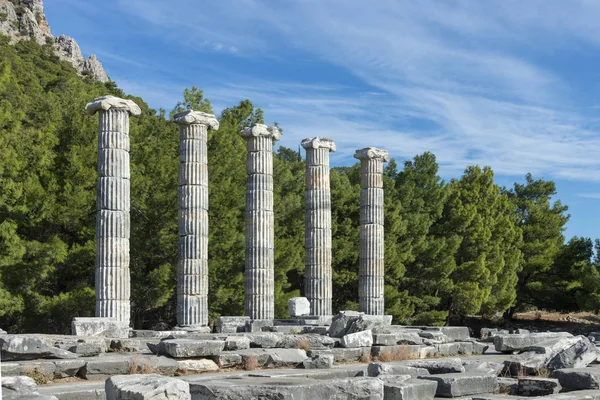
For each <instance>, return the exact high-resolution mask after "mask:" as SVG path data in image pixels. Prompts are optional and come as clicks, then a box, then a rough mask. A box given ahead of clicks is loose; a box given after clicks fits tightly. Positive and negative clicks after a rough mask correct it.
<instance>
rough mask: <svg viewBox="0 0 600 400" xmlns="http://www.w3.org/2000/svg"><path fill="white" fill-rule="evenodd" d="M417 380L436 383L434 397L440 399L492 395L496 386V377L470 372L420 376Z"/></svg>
mask: <svg viewBox="0 0 600 400" xmlns="http://www.w3.org/2000/svg"><path fill="white" fill-rule="evenodd" d="M419 379H426V380H432V381H436V382H437V384H438V386H437V391H436V396H440V397H460V396H469V395H473V394H481V393H493V392H494V391H495V390H496V387H497V386H498V377H497V376H495V375H487V374H477V373H472V372H464V373H451V374H442V375H424V376H420V377H419Z"/></svg>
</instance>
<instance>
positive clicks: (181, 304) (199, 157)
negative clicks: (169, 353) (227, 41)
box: [173, 111, 219, 328]
mask: <svg viewBox="0 0 600 400" xmlns="http://www.w3.org/2000/svg"><path fill="white" fill-rule="evenodd" d="M173 120H174V121H175V122H176V123H177V124H178V125H179V160H180V164H179V189H178V191H179V193H178V195H179V196H178V197H179V263H178V266H177V325H178V326H180V327H188V328H192V327H201V326H207V325H208V155H207V145H206V143H207V140H208V129H209V128H211V129H218V127H219V124H218V122H217V120H216V118H215V116H214V115H212V114H206V113H203V112H198V111H185V112H182V113H179V114H177V115H175V117H174V118H173Z"/></svg>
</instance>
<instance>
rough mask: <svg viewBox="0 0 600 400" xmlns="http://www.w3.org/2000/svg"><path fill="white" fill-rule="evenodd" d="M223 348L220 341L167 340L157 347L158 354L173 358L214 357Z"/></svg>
mask: <svg viewBox="0 0 600 400" xmlns="http://www.w3.org/2000/svg"><path fill="white" fill-rule="evenodd" d="M224 348H225V341H222V340H195V339H168V340H163V341H161V342H160V343H159V345H158V353H159V354H161V355H168V356H171V357H173V358H189V357H210V356H216V355H218V354H219V353H221V351H223V349H224Z"/></svg>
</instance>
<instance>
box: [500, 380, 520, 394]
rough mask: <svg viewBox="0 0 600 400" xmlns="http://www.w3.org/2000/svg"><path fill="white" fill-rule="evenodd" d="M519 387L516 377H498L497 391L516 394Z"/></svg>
mask: <svg viewBox="0 0 600 400" xmlns="http://www.w3.org/2000/svg"><path fill="white" fill-rule="evenodd" d="M518 387H519V380H518V379H517V378H507V377H503V376H500V377H498V393H501V394H516V393H517V389H518Z"/></svg>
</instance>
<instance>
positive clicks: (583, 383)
mask: <svg viewBox="0 0 600 400" xmlns="http://www.w3.org/2000/svg"><path fill="white" fill-rule="evenodd" d="M551 377H552V378H555V379H558V382H559V383H560V385H561V386H562V387H563V388H565V389H567V390H584V389H599V388H600V368H597V367H593V368H590V367H588V368H564V369H557V370H556V371H552V375H551Z"/></svg>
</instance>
